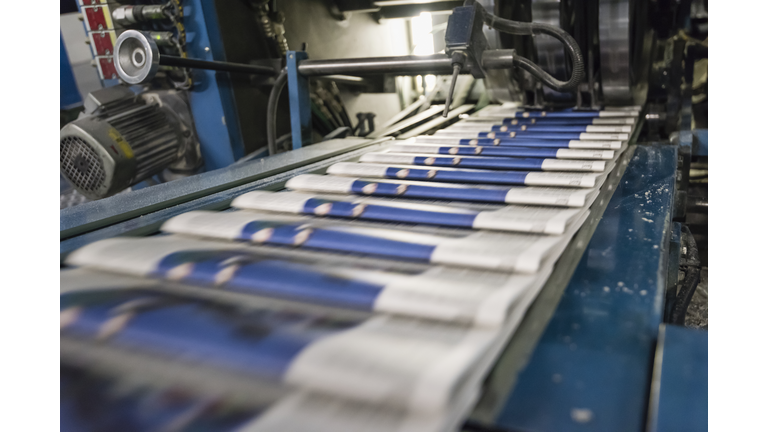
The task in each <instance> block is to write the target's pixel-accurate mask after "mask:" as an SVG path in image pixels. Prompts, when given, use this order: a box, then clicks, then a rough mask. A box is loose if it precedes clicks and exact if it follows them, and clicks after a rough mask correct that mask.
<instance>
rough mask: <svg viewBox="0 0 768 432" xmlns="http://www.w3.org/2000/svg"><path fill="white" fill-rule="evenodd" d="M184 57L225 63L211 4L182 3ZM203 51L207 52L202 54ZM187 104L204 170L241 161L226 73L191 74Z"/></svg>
mask: <svg viewBox="0 0 768 432" xmlns="http://www.w3.org/2000/svg"><path fill="white" fill-rule="evenodd" d="M184 26H185V27H186V31H187V53H188V54H189V56H190V57H192V58H197V59H203V60H217V61H226V58H225V56H224V46H223V43H222V41H221V33H220V31H219V23H218V17H217V14H216V7H215V4H214V2H211V1H203V0H187V1H185V2H184ZM206 48H207V50H206ZM193 79H194V87H193V88H192V90H191V91H190V92H189V102H190V106H191V111H192V117H193V118H194V121H195V129H196V131H197V136H198V138H199V139H200V150H201V152H202V154H203V159H204V161H205V168H206V170H209V171H210V170H214V169H218V168H223V167H225V166H228V165H231V164H232V163H234V162H235V161H236V160H237V159H239V158H241V157H243V155H244V146H243V138H242V136H241V134H240V125H239V122H238V118H237V109H236V107H235V104H234V97H233V95H232V86H231V84H230V80H229V76H228V75H227V73H226V72H215V71H209V70H193Z"/></svg>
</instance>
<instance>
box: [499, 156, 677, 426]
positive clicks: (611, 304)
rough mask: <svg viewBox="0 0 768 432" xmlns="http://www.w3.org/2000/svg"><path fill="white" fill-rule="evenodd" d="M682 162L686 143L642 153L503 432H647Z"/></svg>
mask: <svg viewBox="0 0 768 432" xmlns="http://www.w3.org/2000/svg"><path fill="white" fill-rule="evenodd" d="M676 161H677V147H674V146H669V145H648V146H646V145H641V146H638V147H637V149H636V151H635V155H634V157H633V158H632V161H631V162H630V165H629V166H628V167H627V171H626V173H625V174H624V177H623V178H622V179H621V181H620V183H619V186H618V187H617V189H616V191H615V193H614V195H613V197H612V199H611V201H610V202H609V203H608V207H607V208H606V210H605V213H604V215H603V218H602V220H601V222H600V224H599V225H598V227H597V229H596V231H595V233H594V236H593V237H592V240H591V241H590V243H589V245H588V246H587V250H586V251H585V252H584V256H583V257H582V259H581V261H580V263H579V265H578V267H577V268H576V271H575V273H574V275H573V278H572V279H571V282H570V284H569V285H568V287H567V288H566V290H565V292H564V294H563V297H562V299H561V300H560V304H559V306H558V308H557V310H556V311H555V314H554V316H553V318H552V320H551V321H550V323H549V326H548V327H547V329H546V331H545V332H544V335H543V336H542V338H541V341H540V342H539V345H538V346H537V348H536V350H535V351H534V353H533V355H532V357H531V359H530V361H529V363H528V366H527V367H526V368H525V369H524V370H523V372H521V374H520V376H519V378H518V382H517V385H516V387H515V389H514V390H513V392H512V394H511V395H510V396H509V397H508V399H507V401H506V403H505V405H504V408H503V410H502V411H501V413H500V415H499V416H498V418H497V419H496V423H497V424H498V425H499V426H502V427H507V428H511V429H513V430H525V431H536V432H544V431H566V430H567V431H611V432H621V431H633V432H639V431H644V430H645V422H646V413H647V404H648V395H649V390H650V382H651V371H652V368H653V356H654V351H655V348H656V338H657V334H658V328H659V324H660V323H661V320H662V312H663V305H664V294H665V288H666V281H667V262H668V259H669V251H668V247H669V240H670V231H671V215H672V206H673V197H674V188H675V170H676Z"/></svg>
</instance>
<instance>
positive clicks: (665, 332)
mask: <svg viewBox="0 0 768 432" xmlns="http://www.w3.org/2000/svg"><path fill="white" fill-rule="evenodd" d="M708 346H709V343H708V334H707V332H706V331H703V330H695V329H690V328H685V327H679V326H673V325H662V326H661V329H660V332H659V349H658V350H657V355H656V370H655V371H654V375H655V377H654V378H655V382H654V387H655V389H654V392H653V395H652V397H651V409H650V411H651V415H650V419H649V425H648V430H649V432H703V431H706V430H707V428H708V425H707V409H708V406H707V391H708V381H707V373H708V367H709V361H708V353H707V350H708Z"/></svg>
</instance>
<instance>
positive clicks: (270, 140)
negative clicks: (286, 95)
mask: <svg viewBox="0 0 768 432" xmlns="http://www.w3.org/2000/svg"><path fill="white" fill-rule="evenodd" d="M286 82H288V71H287V70H285V69H283V70H282V71H281V72H280V75H278V76H277V78H276V79H275V85H274V86H272V91H271V92H269V102H268V103H267V149H269V155H270V156H272V155H274V154H277V103H278V102H279V101H280V93H282V91H283V87H285V83H286Z"/></svg>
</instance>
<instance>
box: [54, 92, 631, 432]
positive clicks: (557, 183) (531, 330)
mask: <svg viewBox="0 0 768 432" xmlns="http://www.w3.org/2000/svg"><path fill="white" fill-rule="evenodd" d="M638 115H639V112H638V111H637V110H633V109H629V110H626V109H624V110H605V111H573V110H563V111H526V110H522V109H519V108H516V107H513V106H488V107H486V108H484V109H482V110H480V111H478V112H476V113H475V114H474V115H473V116H472V117H469V118H464V119H461V120H459V121H458V122H456V123H454V124H453V125H451V126H449V127H447V128H445V129H442V130H440V131H438V132H437V133H435V134H434V135H431V136H421V135H419V136H415V137H414V138H410V139H407V140H397V141H379V142H375V141H368V142H365V143H361V142H359V140H357V141H355V142H354V143H351V142H349V141H348V142H344V141H347V140H340V142H339V143H337V144H332V145H330V146H329V145H326V146H325V147H322V145H320V146H318V148H317V149H316V150H315V151H316V152H319V153H316V154H318V155H321V156H319V157H318V156H316V157H315V158H314V159H312V158H308V159H306V160H302V161H296V160H295V161H294V164H293V165H290V166H288V167H287V168H289V169H286V170H285V171H284V172H282V173H280V174H277V175H268V174H263V175H262V174H258V175H254V174H253V173H254V170H250V171H249V170H247V169H242V170H241V171H243V172H242V173H237V174H236V175H230V176H229V177H228V176H227V175H226V174H222V173H218V174H217V176H219V177H221V178H219V179H217V181H218V182H219V183H218V185H211V184H202V183H201V185H202V187H201V185H189V189H188V193H187V194H186V195H184V196H182V197H178V196H174V194H173V193H172V191H170V189H169V191H165V192H163V193H164V194H165V195H166V196H159V197H154V199H153V200H149V201H143V202H142V204H141V205H136V204H135V203H132V204H131V205H129V206H127V208H129V209H130V211H129V212H128V213H129V214H121V213H120V212H119V211H117V212H115V211H112V212H111V213H110V211H109V210H106V209H102V210H101V213H102V214H99V215H96V217H92V218H91V220H90V221H89V222H87V223H85V224H82V223H80V224H78V223H71V222H70V221H67V223H71V225H68V226H67V227H66V228H65V227H64V225H65V221H64V220H63V221H62V224H63V226H62V228H63V229H62V237H65V236H64V233H65V232H68V233H77V234H80V235H75V236H73V237H70V238H67V239H65V240H63V241H62V247H61V250H62V259H63V261H64V264H65V266H66V267H67V268H65V269H63V270H62V273H61V287H62V297H61V299H62V300H61V305H62V306H61V315H62V318H61V319H62V325H61V328H62V339H61V346H62V367H63V369H62V389H63V390H62V400H63V401H66V403H65V404H64V402H63V405H62V410H63V411H65V414H62V419H65V418H66V420H67V421H68V422H70V424H71V425H72V426H79V427H85V428H87V425H89V424H90V423H89V422H92V421H94V419H93V418H91V417H89V416H88V415H85V414H83V412H82V411H78V410H77V409H76V408H77V407H78V406H81V405H82V404H84V403H85V401H88V400H91V401H92V400H94V397H96V396H98V398H97V399H98V400H99V403H98V404H96V406H94V407H91V409H94V410H99V411H100V412H103V413H109V414H107V415H106V416H107V417H109V420H108V421H113V422H115V424H118V423H117V422H121V423H124V422H129V423H130V424H133V425H136V426H137V427H138V428H139V429H148V428H150V427H159V426H162V425H168V424H171V423H172V422H182V421H184V422H187V423H185V424H187V425H195V426H200V427H204V428H205V429H206V430H247V431H262V430H264V431H266V430H334V431H346V430H349V431H354V430H363V429H365V430H382V431H384V430H401V431H410V430H414V431H416V430H418V431H443V430H446V431H447V430H457V429H458V428H460V427H461V425H462V424H464V422H465V420H466V419H467V418H468V417H469V415H470V413H471V412H472V411H473V410H474V411H475V413H474V414H472V418H473V419H474V420H473V421H479V422H481V423H483V424H493V423H494V422H495V416H496V415H498V413H499V411H500V409H501V406H502V402H503V401H504V400H505V398H506V396H505V395H508V394H510V391H511V390H512V389H513V388H514V384H515V377H516V376H517V371H519V370H521V369H522V368H523V366H524V365H525V364H526V363H527V361H528V358H529V356H530V354H531V352H532V350H533V349H534V347H535V346H536V345H537V342H538V340H539V338H540V336H541V334H542V332H543V331H544V329H545V327H546V323H547V322H549V319H550V317H551V316H552V314H553V311H554V309H555V306H556V305H557V300H558V299H559V297H560V295H562V293H563V290H564V289H565V287H566V285H567V284H568V281H569V280H570V279H571V275H572V274H573V272H574V270H575V269H576V266H577V264H578V263H579V261H580V259H581V256H582V254H583V252H584V250H585V249H586V248H587V244H588V243H589V240H590V237H591V236H592V233H593V232H594V231H595V229H596V227H597V226H598V222H599V221H600V218H601V215H602V214H603V212H604V210H605V209H606V206H608V203H609V202H610V201H611V196H612V195H613V192H614V191H615V190H616V189H617V187H618V186H619V184H620V181H621V179H622V175H623V173H624V171H625V169H626V168H627V165H628V164H629V161H630V159H631V158H632V156H633V154H634V151H635V148H634V146H629V144H630V143H632V142H633V137H634V136H636V134H637V132H638V130H639V125H638V123H637V120H636V119H637V117H638ZM328 144H331V143H328ZM350 144H351V145H350ZM313 147H314V146H313ZM310 149H312V147H308V148H306V149H302V150H303V151H308V150H310ZM281 156H282V155H281ZM323 156H324V158H323ZM286 157H289V156H286ZM293 157H294V158H296V157H298V156H293ZM318 159H319V160H318ZM261 163H266V164H270V161H269V159H267V160H265V161H264V162H261ZM250 166H251V167H253V166H254V165H253V162H251V165H250ZM237 170H238V168H236V169H235V171H237ZM266 172H268V173H271V172H272V171H269V170H266ZM214 173H216V172H214ZM214 173H211V174H214ZM246 173H247V174H246ZM222 176H223V177H222ZM222 180H223V181H222ZM169 186H171V185H169ZM195 189H197V190H195ZM206 191H211V192H212V193H208V194H206ZM148 197H149V196H147V198H148ZM114 198H119V199H124V198H122V197H113V198H110V199H112V200H113V201H115V202H117V201H116V200H114ZM104 201H106V200H104ZM93 204H96V203H93ZM164 204H165V205H167V206H164ZM78 208H80V207H78ZM221 210H226V211H221ZM139 215H141V216H140V217H136V216H139ZM72 217H74V216H72ZM110 222H116V223H112V224H110ZM67 230H69V231H67ZM158 232H159V233H158ZM156 233H157V234H156ZM151 234H155V235H151ZM147 235H149V236H147ZM137 236H145V237H137ZM70 267H72V268H70ZM534 312H535V313H534ZM118 388H121V389H123V391H120V392H117V391H110V390H109V389H118ZM126 389H127V390H126ZM171 394H173V395H174V397H173V398H170V395H171ZM169 398H170V399H173V402H172V403H171V402H167V401H168V400H170V399H169ZM148 400H155V401H157V400H164V401H166V403H160V404H155V405H154V407H153V408H152V412H151V413H149V412H146V410H147V409H148V408H146V406H147V401H148ZM478 402H480V405H478ZM67 410H69V411H67ZM86 411H87V410H86ZM102 420H103V419H102ZM63 421H64V420H63ZM104 421H107V420H104Z"/></svg>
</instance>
